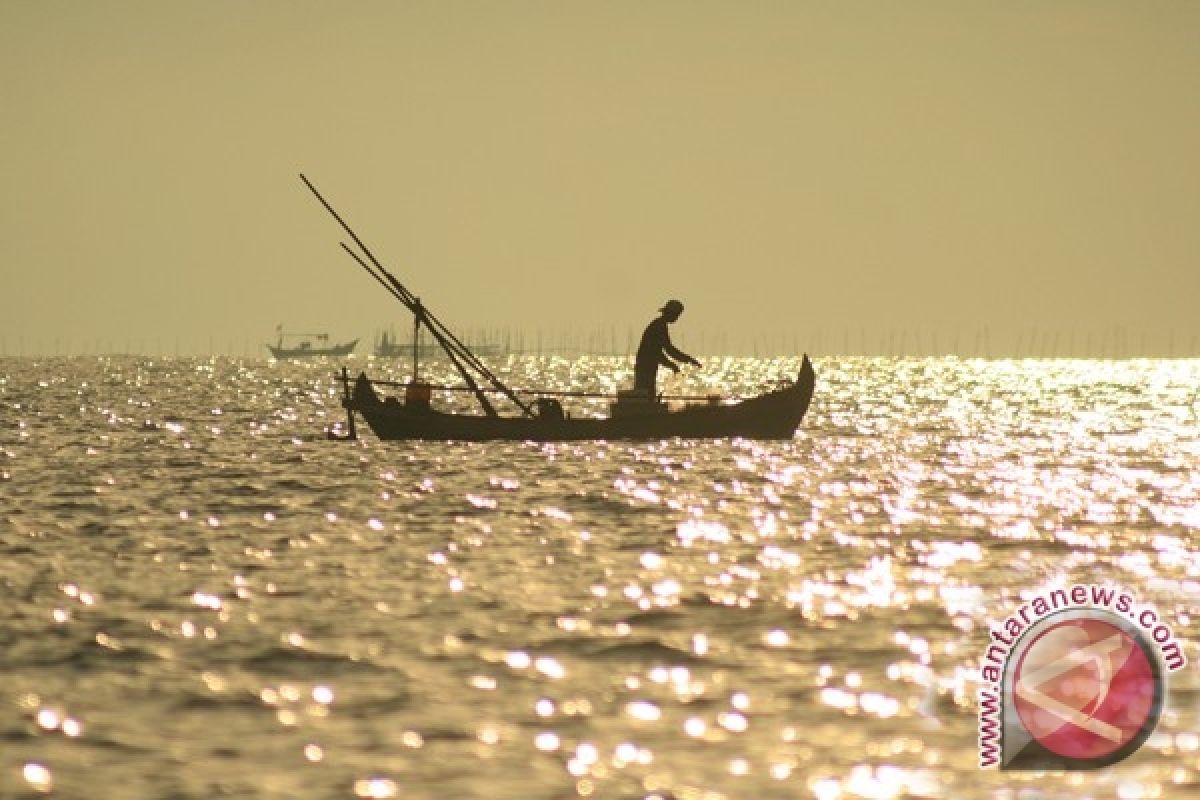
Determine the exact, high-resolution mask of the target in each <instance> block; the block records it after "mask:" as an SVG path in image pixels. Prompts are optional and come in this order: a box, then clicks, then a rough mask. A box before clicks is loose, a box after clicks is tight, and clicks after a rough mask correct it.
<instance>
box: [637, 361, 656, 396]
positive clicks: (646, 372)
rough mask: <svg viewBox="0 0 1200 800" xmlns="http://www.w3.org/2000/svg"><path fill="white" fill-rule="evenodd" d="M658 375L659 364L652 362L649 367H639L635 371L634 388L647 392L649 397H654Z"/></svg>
mask: <svg viewBox="0 0 1200 800" xmlns="http://www.w3.org/2000/svg"><path fill="white" fill-rule="evenodd" d="M657 377H658V365H657V364H651V365H650V366H649V367H638V368H636V369H635V370H634V372H633V388H634V389H637V390H638V391H640V392H645V393H646V395H647V396H648V397H654V395H655V394H656V392H655V387H654V384H655V379H656V378H657Z"/></svg>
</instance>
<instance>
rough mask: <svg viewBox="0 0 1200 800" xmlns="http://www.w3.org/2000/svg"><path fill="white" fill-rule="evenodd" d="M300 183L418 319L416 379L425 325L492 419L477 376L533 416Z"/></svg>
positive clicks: (330, 208) (334, 213)
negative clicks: (422, 327) (421, 334)
mask: <svg viewBox="0 0 1200 800" xmlns="http://www.w3.org/2000/svg"><path fill="white" fill-rule="evenodd" d="M300 180H302V181H304V185H305V186H307V187H308V189H309V191H311V192H312V193H313V195H314V196H315V197H316V198H317V200H319V201H320V203H321V205H322V206H324V207H325V210H326V211H328V212H329V213H330V215H331V216H332V217H333V218H334V219H335V220H337V222H338V224H339V225H341V226H342V229H343V230H345V231H346V233H347V234H349V235H350V238H351V239H352V240H353V241H354V243H355V244H356V245H358V247H359V249H360V250H361V251H362V252H363V253H364V254H365V255H366V256H367V259H369V260H370V264H368V263H367V262H366V261H364V260H363V259H362V258H361V257H360V256H359V255H358V253H356V252H354V251H353V250H351V249H350V247H349V246H348V245H346V243H345V242H342V243H341V245H342V249H343V250H345V251H346V252H347V253H349V254H350V256H351V257H352V258H353V259H354V260H355V261H357V262H358V264H359V266H361V267H362V268H363V269H364V270H366V271H367V273H369V274H370V275H371V277H373V278H374V279H375V280H376V281H378V282H379V283H380V284H381V285H383V287H384V288H385V289H387V290H388V292H389V293H390V294H391V295H392V296H393V297H395V298H396V299H397V300H399V301H400V303H401V304H402V305H404V307H405V308H407V309H408V310H409V311H410V312H412V314H413V317H414V320H413V332H414V336H413V342H414V344H413V374H414V380H415V376H416V369H417V363H416V339H417V335H416V334H418V333H419V331H420V326H421V325H424V326H425V328H426V330H428V331H429V333H430V334H431V335H432V336H433V338H434V340H436V341H437V343H438V345H439V346H441V348H442V350H444V351H445V353H446V356H447V357H448V358H449V359H450V361H451V363H453V364H454V366H455V368H457V370H458V373H459V375H461V376H462V378H463V380H464V381H465V382H466V384H467V386H468V387H470V389H471V391H473V392H474V393H475V397H476V399H477V400H478V401H479V405H480V406H481V407H482V408H483V411H484V413H485V414H487V415H488V416H489V417H494V416H496V409H495V408H494V407H493V406H492V403H491V401H490V400H489V399H488V397H487V394H486V393H485V390H484V389H482V388H480V386H479V384H478V383H477V382H476V380H475V375H478V376H479V377H480V378H481V379H484V380H486V381H487V382H488V383H490V384H491V385H492V387H493V388H494V389H495V390H496V391H498V392H500V393H502V394H503V395H504V396H505V397H507V398H508V399H509V400H511V401H512V402H513V403H514V404H515V405H516V406H517V407H518V408H520V409H521V411H522V413H524V414H525V416H527V417H533V416H534V413H533V410H532V409H531V408H530V407H529V404H527V403H525V402H524V401H522V400H521V399H520V398H519V397H518V396H517V395H516V393H515V392H513V391H512V390H511V389H509V388H508V387H507V386H506V385H504V383H503V382H502V381H501V380H500V379H499V378H498V377H497V376H496V375H495V374H494V373H493V372H492V371H491V370H490V369H488V368H487V367H486V366H485V365H484V364H483V362H482V361H480V360H479V359H478V358H477V357H476V355H475V354H474V353H473V352H471V350H470V348H468V347H467V346H466V345H465V344H463V343H462V342H461V341H460V340H459V339H458V337H456V336H455V335H454V334H453V333H452V332H451V331H450V329H449V328H447V327H446V326H445V324H443V323H442V321H441V320H439V319H438V318H437V316H436V315H434V313H433V312H432V311H430V310H429V309H428V308H426V307H425V306H424V305H423V304H422V303H421V301H420V300H419V299H418V298H417V297H416V296H414V295H413V294H412V292H410V291H409V290H408V289H407V288H406V287H405V286H404V284H402V283H400V281H399V280H397V279H396V276H395V275H393V274H392V273H390V272H388V270H387V269H386V268H385V267H384V266H383V264H381V263H380V262H379V259H377V258H375V254H374V253H372V252H371V250H370V248H368V247H367V246H366V244H364V243H363V241H362V240H361V239H360V238H358V234H356V233H355V232H354V230H353V229H352V228H351V227H350V226H349V225H348V224H347V223H346V221H345V220H344V219H342V217H341V216H340V215H339V214H338V213H337V211H335V210H334V209H333V206H331V205H330V204H329V202H328V201H327V200H326V199H325V198H324V197H323V196H322V195H321V193H320V192H319V191H317V187H315V186H313V184H312V183H311V182H310V181H309V180H308V178H306V177H304V175H303V174H301V175H300ZM372 266H374V269H372ZM376 270H378V272H376ZM472 372H473V373H474V375H473V374H472Z"/></svg>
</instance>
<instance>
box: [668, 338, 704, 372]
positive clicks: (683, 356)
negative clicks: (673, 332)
mask: <svg viewBox="0 0 1200 800" xmlns="http://www.w3.org/2000/svg"><path fill="white" fill-rule="evenodd" d="M663 350H665V351H666V352H668V353H670V355H671V358H674V359H676V360H678V361H682V362H684V363H685V364H691V365H692V366H693V367H698V366H700V362H699V361H697V360H696V359H694V358H692V357H691V356H689V355H688V354H687V353H685V352H683V351H682V350H680V349H679V348H678V347H676V346H675V345H673V344H671V340H670V339H667V342H666V344H664V345H663Z"/></svg>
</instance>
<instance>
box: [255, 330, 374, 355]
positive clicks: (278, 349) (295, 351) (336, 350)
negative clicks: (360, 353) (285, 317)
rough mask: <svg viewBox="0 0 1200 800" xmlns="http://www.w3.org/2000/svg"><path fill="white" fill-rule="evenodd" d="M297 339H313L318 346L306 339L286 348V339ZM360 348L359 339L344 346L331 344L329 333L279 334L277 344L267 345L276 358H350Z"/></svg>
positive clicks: (343, 344) (345, 343) (344, 343)
mask: <svg viewBox="0 0 1200 800" xmlns="http://www.w3.org/2000/svg"><path fill="white" fill-rule="evenodd" d="M285 337H287V338H292V339H297V338H301V337H311V338H315V339H316V340H317V346H316V347H313V343H312V342H311V341H309V340H308V339H307V338H305V339H304V340H303V341H301V342H300V343H299V344H297V345H292V346H290V347H285V346H284V338H285ZM357 346H358V339H354V340H352V341H349V342H343V343H342V344H334V345H331V344H329V334H328V333H283V332H282V331H280V332H279V339H278V341H277V342H276V343H275V344H273V345H272V344H269V345H267V349H268V350H270V351H271V355H272V356H273V357H275V358H315V357H317V356H348V355H350V354H351V353H353V352H354V348H355V347H357Z"/></svg>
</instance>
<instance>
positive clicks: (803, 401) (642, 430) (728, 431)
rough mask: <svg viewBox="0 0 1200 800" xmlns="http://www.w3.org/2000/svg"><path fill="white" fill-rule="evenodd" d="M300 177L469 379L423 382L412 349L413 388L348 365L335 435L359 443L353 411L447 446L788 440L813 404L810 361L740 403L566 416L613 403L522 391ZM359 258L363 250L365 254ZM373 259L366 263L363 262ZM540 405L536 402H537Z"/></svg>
mask: <svg viewBox="0 0 1200 800" xmlns="http://www.w3.org/2000/svg"><path fill="white" fill-rule="evenodd" d="M300 179H301V180H302V181H304V184H305V185H306V186H307V187H308V188H309V190H310V191H311V192H312V193H313V194H314V195H315V196H316V198H317V199H318V200H319V201H320V202H321V205H323V206H324V207H325V209H326V210H327V211H328V212H329V213H330V214H331V215H332V216H333V218H334V219H336V220H337V222H338V224H339V225H341V227H342V229H343V230H345V232H346V233H347V234H348V235H349V236H350V238H351V239H352V240H353V241H354V243H355V244H356V245H358V248H359V249H358V250H357V251H356V250H353V249H351V248H350V247H349V246H348V245H347V244H345V243H344V242H343V243H342V249H344V250H345V251H346V252H347V253H348V254H349V255H350V256H351V257H352V258H353V259H354V260H355V261H356V262H358V265H359V266H360V267H362V268H363V270H365V271H366V272H367V273H368V274H369V275H370V276H371V277H372V278H374V279H375V280H376V281H377V282H378V283H379V284H380V285H381V286H383V287H384V288H385V289H386V290H387V291H388V293H389V294H391V295H392V296H393V297H394V298H396V299H397V300H398V301H400V303H401V304H403V305H404V307H405V308H407V309H408V310H409V311H410V312H412V315H413V338H412V340H411V341H414V342H418V343H419V342H420V336H421V332H422V330H424V331H426V332H428V333H429V335H431V336H432V337H433V339H434V340H435V341H436V342H437V344H438V346H439V347H440V348H441V349H442V351H443V353H444V354H445V356H446V358H447V359H448V360H449V361H450V363H451V364H452V365H453V366H454V367H455V369H456V370H457V371H458V374H459V375H460V377H462V379H463V383H464V385H462V386H436V387H435V386H431V385H430V384H428V383H425V382H423V381H422V380H421V379H420V355H421V353H420V348H419V347H417V348H414V349H413V350H412V356H413V366H412V378H411V379H410V380H409V381H408V382H407V383H394V382H391V381H372V380H371V379H369V378H368V377H367V376H366V374H360V375H359V376H358V378H357V379H355V380H354V381H353V386H352V385H351V380H350V373H349V371H348V370H347V369H346V368H345V367H343V368H342V374H341V378H342V406H343V407H344V408H345V409H346V412H347V417H348V419H347V422H348V427H349V433H348V435H346V436H334V435H333V434H332V433H331V434H330V436H331V438H346V439H354V438H357V430H356V427H355V415H356V414H357V415H360V416H362V418H363V419H364V420H366V422H367V425H368V427H370V428H371V430H372V431H374V433H375V435H376V436H378V437H379V438H380V439H383V440H387V441H392V440H420V439H424V440H439V441H451V440H456V441H472V442H479V441H488V440H495V439H499V440H508V441H539V442H550V441H577V440H585V439H637V440H645V439H666V438H672V437H680V438H693V439H695V438H726V437H745V438H754V439H790V438H791V437H792V436H793V435H794V434H795V432H796V428H797V427H798V426H799V424H800V421H801V420H802V419H803V418H804V414H805V412H806V411H807V410H808V405H809V402H810V401H811V400H812V395H813V388H814V385H815V383H816V375H815V373H814V371H813V366H812V362H811V361H810V360H809V358H808V356H807V355H805V356H804V359H803V361H802V362H801V366H800V374H799V375H798V376H797V377H796V380H795V381H793V382H790V383H788V384H787V385H785V386H782V387H780V388H778V389H773V390H771V391H767V392H765V393H763V394H760V395H758V396H756V397H750V398H747V399H743V400H740V401H738V402H733V403H728V404H726V403H722V402H721V400H720V398H719V397H715V396H713V397H692V398H684V399H689V400H699V401H702V402H701V403H699V404H693V405H690V406H689V405H685V406H683V407H677V408H672V407H670V406H669V405H668V404H667V403H665V402H663V401H664V400H666V399H672V398H665V397H664V396H662V395H659V396H651V395H650V394H649V393H641V392H637V391H634V390H629V391H624V392H618V393H617V395H616V397H615V400H616V402H613V403H611V404H610V406H609V416H608V417H606V418H598V419H597V418H573V417H571V416H569V415H567V414H566V413H565V412H564V410H563V407H562V404H561V403H560V402H559V400H558V398H559V397H567V396H575V397H611V395H607V394H597V393H589V392H559V391H542V390H536V391H532V392H528V391H514V390H513V389H511V388H509V387H508V386H506V385H505V384H504V383H503V382H502V381H501V380H500V379H499V378H498V377H497V376H496V374H495V373H493V372H492V371H491V370H490V369H488V367H487V365H485V364H484V363H483V362H482V361H480V360H479V358H478V356H477V355H476V354H475V353H474V352H473V351H472V350H471V348H469V347H467V346H466V345H465V344H463V342H462V341H461V340H459V339H458V337H456V336H455V335H454V334H453V333H452V332H451V331H450V329H449V328H447V327H446V325H445V324H444V323H442V321H441V320H439V319H438V318H437V316H436V315H434V313H433V312H432V311H430V310H429V308H427V307H426V306H425V305H423V304H422V303H421V300H420V299H419V298H418V297H416V296H415V295H413V293H412V292H410V291H409V290H408V289H407V287H405V286H404V285H403V284H401V283H400V281H398V280H397V279H396V277H395V276H394V275H393V274H392V273H391V272H389V271H388V270H387V269H386V268H385V267H384V266H383V265H382V264H381V263H379V260H378V259H377V258H375V256H374V254H373V253H372V252H371V251H370V250H369V249H368V248H367V246H366V245H365V244H363V242H362V240H361V239H359V238H358V235H357V234H356V233H355V232H354V231H353V230H352V229H351V228H350V226H349V225H348V224H346V222H345V220H343V219H342V218H341V216H339V215H338V213H337V212H336V211H334V209H333V207H332V206H331V205H329V203H328V202H327V201H326V200H325V198H324V197H322V196H321V193H320V192H318V191H317V188H316V187H315V186H313V185H312V183H310V182H309V180H308V179H307V178H305V177H304V176H303V175H301V176H300ZM360 253H361V254H360ZM364 256H365V257H364ZM376 386H397V387H402V388H403V389H404V399H403V401H401V400H400V398H398V397H394V396H393V397H386V398H384V397H380V395H379V393H378V392H376V390H375V387H376ZM434 391H465V392H471V393H473V394H474V395H475V398H476V399H477V400H478V401H479V405H480V408H481V409H482V411H483V413H482V414H463V413H455V412H446V411H439V410H437V409H435V408H434V407H433V405H432V402H431V400H432V396H433V392H434ZM496 394H498V395H503V397H505V398H507V400H508V401H509V402H511V404H512V405H513V406H514V408H515V410H516V412H518V413H509V414H501V413H499V412H498V411H497V410H496V408H495V406H494V405H493V403H492V400H491V399H490V396H492V395H496ZM531 395H532V396H533V397H534V399H533V401H532V402H530V399H529V398H530V396H531Z"/></svg>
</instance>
